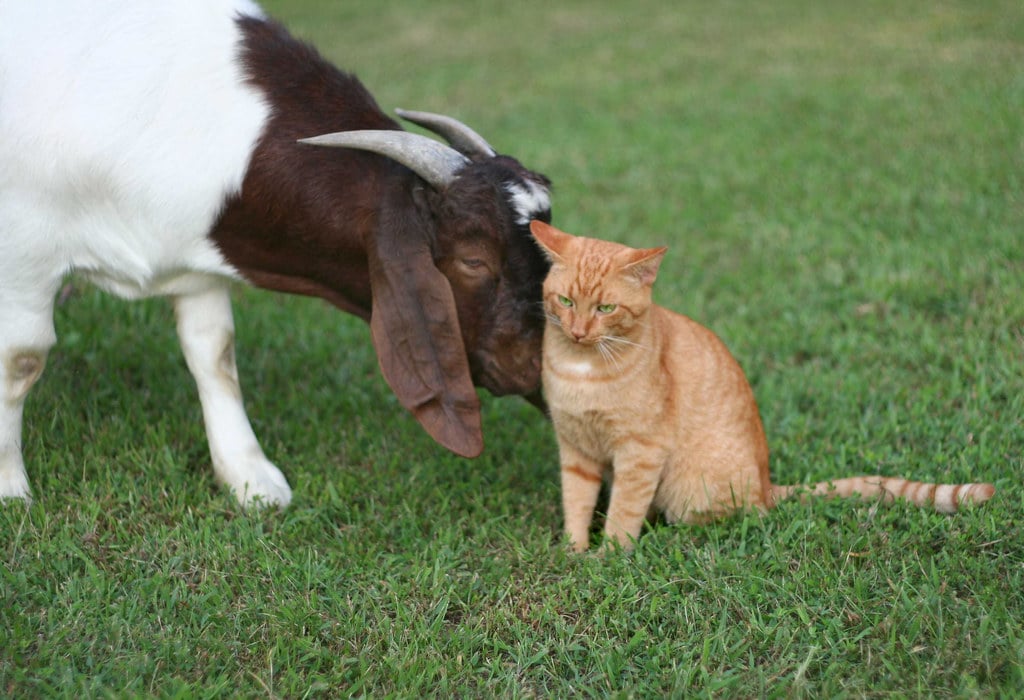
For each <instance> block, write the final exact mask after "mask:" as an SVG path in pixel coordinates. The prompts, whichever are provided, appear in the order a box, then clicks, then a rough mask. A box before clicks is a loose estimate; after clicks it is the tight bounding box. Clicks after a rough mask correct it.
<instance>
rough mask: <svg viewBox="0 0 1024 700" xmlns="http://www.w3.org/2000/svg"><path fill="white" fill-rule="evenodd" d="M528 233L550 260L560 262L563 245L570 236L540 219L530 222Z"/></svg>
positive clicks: (564, 245)
mask: <svg viewBox="0 0 1024 700" xmlns="http://www.w3.org/2000/svg"><path fill="white" fill-rule="evenodd" d="M530 233H532V234H533V239H534V240H535V241H537V244H538V245H539V246H540V247H541V249H542V250H543V251H544V252H545V253H546V254H547V256H548V258H550V259H551V260H552V262H561V261H562V256H563V255H564V251H565V247H566V246H567V245H568V244H569V241H570V240H571V238H572V236H570V235H569V234H568V233H565V232H564V231H559V230H558V229H557V228H555V227H554V226H552V225H551V224H546V223H544V222H543V221H541V220H540V219H534V220H533V221H531V222H530Z"/></svg>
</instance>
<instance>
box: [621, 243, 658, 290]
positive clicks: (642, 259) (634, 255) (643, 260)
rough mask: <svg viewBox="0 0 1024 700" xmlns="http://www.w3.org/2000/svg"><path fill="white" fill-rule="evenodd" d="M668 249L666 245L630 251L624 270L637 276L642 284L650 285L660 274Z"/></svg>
mask: <svg viewBox="0 0 1024 700" xmlns="http://www.w3.org/2000/svg"><path fill="white" fill-rule="evenodd" d="M667 251H668V248H667V247H665V246H661V247H660V248H642V249H639V250H633V251H630V253H629V258H627V260H626V264H625V265H623V266H622V271H623V272H625V273H627V274H629V275H632V276H633V277H635V278H636V280H637V281H638V282H640V284H642V285H644V286H650V285H652V284H654V280H655V278H656V277H657V276H658V268H659V267H661V261H662V259H663V258H664V257H665V253H666V252H667Z"/></svg>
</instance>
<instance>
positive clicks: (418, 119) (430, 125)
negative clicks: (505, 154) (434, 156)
mask: <svg viewBox="0 0 1024 700" xmlns="http://www.w3.org/2000/svg"><path fill="white" fill-rule="evenodd" d="M395 113H396V114H397V115H398V116H400V117H401V118H402V119H405V120H406V121H410V122H412V123H413V124H419V125H420V126H422V127H423V128H425V129H430V130H431V131H433V132H434V133H435V134H437V135H438V136H440V137H442V138H444V139H445V140H446V141H447V142H448V143H450V144H451V145H452V148H454V149H455V150H456V151H458V152H459V153H462V154H463V155H465V156H468V157H470V158H472V157H473V156H479V157H482V158H493V157H494V156H495V151H494V149H493V148H491V144H489V143H487V141H486V140H485V139H484V137H483V136H481V135H480V134H478V133H476V132H475V131H473V130H472V129H470V128H469V127H468V126H466V125H465V124H463V123H462V122H460V121H459V120H458V119H455V118H453V117H447V116H445V115H443V114H434V113H433V112H411V111H409V110H406V109H396V110H395Z"/></svg>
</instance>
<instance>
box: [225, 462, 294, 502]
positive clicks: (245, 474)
mask: <svg viewBox="0 0 1024 700" xmlns="http://www.w3.org/2000/svg"><path fill="white" fill-rule="evenodd" d="M224 481H225V482H226V483H227V485H228V486H229V487H230V488H231V491H232V492H234V494H235V498H237V499H238V502H239V503H240V504H241V505H242V506H244V507H246V508H270V507H274V508H284V507H285V506H287V505H288V504H289V503H291V500H292V490H291V487H290V486H288V480H287V479H285V477H284V474H282V473H281V470H280V469H278V468H277V467H275V466H274V465H273V464H271V462H270V461H269V460H267V459H266V458H261V459H259V460H253V461H250V462H249V463H248V464H246V465H245V469H240V470H237V471H236V473H235V474H234V475H232V478H225V479H224Z"/></svg>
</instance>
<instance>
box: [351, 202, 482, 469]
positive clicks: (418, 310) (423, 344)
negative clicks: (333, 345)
mask: <svg viewBox="0 0 1024 700" xmlns="http://www.w3.org/2000/svg"><path fill="white" fill-rule="evenodd" d="M380 223H381V225H380V227H379V229H378V231H377V235H376V237H375V239H374V240H372V241H370V243H369V245H368V246H367V257H368V262H369V269H370V288H371V291H372V293H373V309H372V313H371V316H370V332H371V334H372V337H373V345H374V348H375V349H376V350H377V359H378V361H379V362H380V368H381V371H382V372H383V373H384V379H385V380H386V381H387V383H388V385H389V386H390V387H391V389H392V390H393V391H394V392H395V395H396V396H397V397H398V400H399V401H400V402H401V404H402V405H403V406H405V408H407V409H408V410H409V411H411V412H412V414H413V415H414V416H415V417H416V420H418V421H419V422H420V424H421V425H422V426H423V427H424V429H426V431H427V432H428V433H429V434H430V436H431V437H433V438H434V439H435V440H437V442H439V443H440V444H442V445H444V446H445V447H447V448H448V449H449V450H451V451H452V452H454V453H455V454H458V455H461V456H463V457H476V456H477V455H479V454H480V453H481V452H482V451H483V448H484V441H483V433H482V431H481V428H480V399H479V398H478V397H477V395H476V390H475V389H474V388H473V380H472V378H471V376H470V373H469V360H468V359H467V358H466V351H465V349H464V345H463V340H462V332H461V329H460V327H459V317H458V313H457V311H456V308H455V297H454V296H453V295H452V290H451V286H450V285H449V284H448V279H447V278H446V277H445V276H444V275H443V274H441V272H440V271H439V270H438V269H437V267H436V266H435V265H434V260H433V257H432V256H431V254H430V245H429V243H428V241H427V240H426V237H425V236H424V235H423V231H424V230H425V228H426V227H427V226H429V224H427V223H426V222H423V221H421V220H420V219H419V218H418V217H417V216H416V213H415V211H414V210H412V208H411V207H407V208H406V209H404V210H396V209H392V208H390V207H385V214H383V215H382V217H381V222H380Z"/></svg>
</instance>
